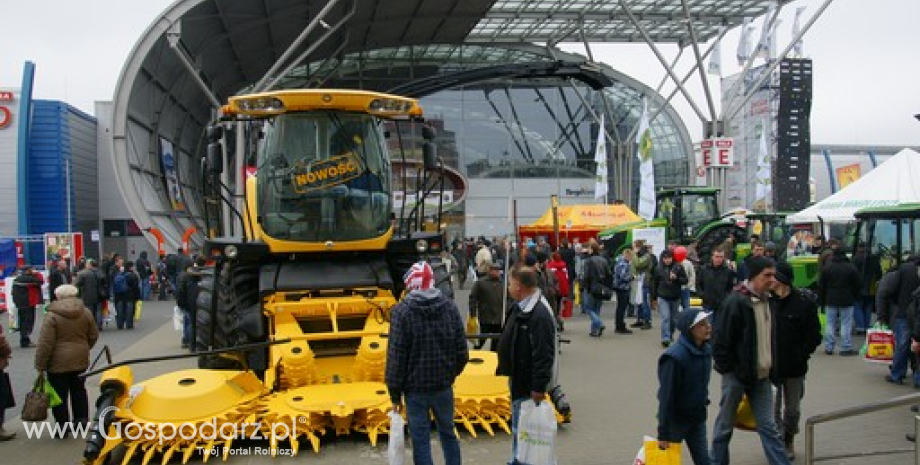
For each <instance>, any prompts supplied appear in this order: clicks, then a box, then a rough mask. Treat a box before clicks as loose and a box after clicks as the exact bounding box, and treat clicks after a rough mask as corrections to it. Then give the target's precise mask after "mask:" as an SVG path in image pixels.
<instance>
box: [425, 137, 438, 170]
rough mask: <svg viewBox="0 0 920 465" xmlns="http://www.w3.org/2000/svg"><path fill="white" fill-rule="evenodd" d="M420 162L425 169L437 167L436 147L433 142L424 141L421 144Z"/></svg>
mask: <svg viewBox="0 0 920 465" xmlns="http://www.w3.org/2000/svg"><path fill="white" fill-rule="evenodd" d="M422 162H423V163H424V165H425V171H432V170H435V169H437V168H438V148H437V147H435V145H434V144H433V143H431V142H425V143H424V144H423V145H422Z"/></svg>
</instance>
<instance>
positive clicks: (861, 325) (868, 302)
mask: <svg viewBox="0 0 920 465" xmlns="http://www.w3.org/2000/svg"><path fill="white" fill-rule="evenodd" d="M873 307H875V299H874V298H873V297H872V296H868V295H867V296H861V297H860V298H858V299H856V305H855V306H854V308H853V321H854V322H855V324H856V330H857V331H860V330H861V331H865V330H867V329H869V327H870V326H872V308H873Z"/></svg>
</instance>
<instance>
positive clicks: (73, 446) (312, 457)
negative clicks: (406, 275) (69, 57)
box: [0, 291, 914, 465]
mask: <svg viewBox="0 0 920 465" xmlns="http://www.w3.org/2000/svg"><path fill="white" fill-rule="evenodd" d="M466 298H467V293H466V292H464V291H461V292H459V293H458V299H459V302H461V307H462V308H465V307H466V305H465V302H466ZM612 307H613V306H612V304H606V305H605V308H604V313H605V314H604V319H605V320H607V326H608V327H609V328H611V329H612V328H613V323H612V315H611V310H612ZM171 309H172V304H171V303H168V302H148V303H147V304H146V306H145V309H144V317H143V320H142V321H141V322H140V324H139V327H138V329H135V330H134V331H131V332H128V331H115V330H110V331H105V332H103V334H102V338H101V343H102V344H107V345H109V346H110V347H111V348H112V349H113V355H114V357H115V359H116V360H124V359H129V358H136V357H143V356H149V355H154V354H168V353H178V352H179V347H178V338H179V336H178V333H176V332H175V331H173V328H172V323H171V320H170V319H171V316H172V310H171ZM656 329H657V328H656ZM587 333H588V319H587V318H586V317H585V316H583V315H576V316H575V317H573V318H572V319H571V320H570V321H569V322H568V324H567V325H566V332H565V335H566V337H568V338H570V339H571V340H572V343H571V344H569V345H567V346H564V347H563V353H562V355H561V356H562V364H563V365H562V384H563V386H564V388H565V391H566V393H567V395H568V397H569V400H570V401H571V403H572V405H573V409H574V412H575V413H574V421H573V423H571V424H569V425H566V426H565V427H564V428H563V429H562V430H561V431H560V433H559V443H558V455H559V463H561V464H579V465H602V464H603V465H609V464H624V465H626V464H631V463H632V460H633V457H634V456H635V453H636V449H637V448H638V447H639V444H640V441H641V438H642V436H643V435H644V434H654V432H655V409H656V402H655V394H656V389H657V380H656V375H655V366H656V360H657V357H658V356H659V354H660V353H661V347H660V345H659V342H658V331H656V330H652V331H636V333H635V334H633V335H625V336H624V335H615V334H612V333H610V334H609V335H607V334H605V335H604V337H603V338H601V339H595V338H590V337H588V334H587ZM13 339H14V340H13V341H12V342H17V341H16V340H15V336H14V338H13ZM858 343H859V344H861V343H862V341H861V339H859V340H858ZM33 351H34V349H20V348H18V347H16V348H14V354H13V356H14V358H13V361H12V367H11V370H10V373H11V376H12V377H13V379H14V386H15V389H16V391H17V393H18V396H19V398H20V399H21V397H22V396H23V395H24V393H25V392H26V390H27V389H28V384H29V383H30V381H31V379H32V376H33V371H32V368H31V366H32V362H31V356H32V353H33ZM94 355H95V351H94ZM193 364H194V362H193V361H191V360H190V361H178V362H167V363H158V364H147V365H139V366H136V367H135V368H134V371H135V379H136V380H142V379H146V378H148V377H150V376H154V375H156V374H158V373H163V372H166V371H171V370H174V369H177V368H182V367H192V366H193ZM885 373H886V368H885V367H884V366H882V365H877V364H869V363H866V362H863V361H861V360H859V359H858V358H853V357H850V358H847V357H839V356H828V355H825V354H824V353H823V351H819V352H818V354H816V355H815V357H814V358H813V361H812V369H811V373H810V374H809V380H808V384H807V389H806V395H805V400H804V404H803V410H804V412H803V423H804V418H807V417H809V416H811V415H815V414H818V413H823V412H827V411H830V410H834V409H838V408H842V407H847V406H853V405H858V404H863V403H867V402H872V401H877V400H880V399H886V398H891V397H895V396H899V395H903V394H908V393H913V392H914V390H913V389H912V388H910V387H908V386H894V385H890V384H887V383H885V382H884V381H883V380H882V377H883V375H884V374H885ZM96 381H97V379H96V380H91V382H90V383H89V384H90V385H91V386H92V387H91V389H92V392H91V394H90V395H91V399H95V397H96V392H97V391H96V388H95V382H96ZM718 382H719V377H718V376H714V377H713V383H712V385H711V387H710V393H711V398H712V401H713V404H712V405H711V406H710V431H711V424H712V420H714V418H715V415H716V411H717V406H718V400H719V391H718ZM7 415H8V420H7V424H6V426H7V428H8V429H12V430H14V431H19V432H20V434H19V437H17V438H16V439H15V440H14V441H11V442H7V443H2V444H0V454H2V457H3V460H2V461H3V462H4V463H17V464H46V463H56V464H70V463H77V462H78V461H79V460H80V457H81V455H82V450H83V443H82V441H80V440H64V441H58V440H53V439H50V438H41V439H27V438H26V437H25V434H24V432H23V429H22V424H21V422H20V421H19V418H18V409H14V410H10V411H8V412H7ZM911 425H912V417H911V415H910V413H909V412H908V411H907V410H906V409H904V408H899V409H896V410H889V411H886V412H881V413H876V414H872V415H867V416H864V417H859V418H854V419H849V420H842V421H839V422H836V423H832V424H828V425H822V426H819V428H818V433H817V450H818V454H819V456H820V455H827V454H841V453H859V452H867V451H874V450H882V449H891V448H903V447H908V446H909V445H910V443H907V442H906V441H905V440H904V433H905V432H906V431H908V430H909V429H910V428H912V426H911ZM461 438H462V448H463V454H464V462H465V463H468V464H496V465H497V464H501V463H504V461H505V460H506V458H507V456H508V455H509V452H508V451H509V440H510V439H509V437H508V436H507V435H505V434H503V433H502V434H499V435H497V436H495V437H488V436H486V437H480V438H479V439H472V438H471V437H470V436H469V435H468V434H466V433H461ZM797 446H798V447H799V449H803V448H804V436H801V435H800V436H799V437H798V440H797ZM435 448H436V449H435V451H436V452H437V445H436V444H435ZM801 455H802V454H800V458H799V460H798V461H797V463H804V460H802V457H801ZM198 459H200V457H199V458H198ZM198 459H195V460H198ZM732 459H733V462H732V463H734V464H736V465H755V464H765V463H766V460H765V459H764V458H763V453H762V451H761V449H760V445H759V441H758V440H757V436H756V434H754V433H745V432H736V434H735V437H734V439H733V441H732ZM274 460H291V459H274ZM274 460H271V463H276V462H275V461H274ZM296 460H304V461H309V462H311V463H325V464H333V463H348V464H385V463H386V443H385V441H381V444H379V445H378V446H377V447H376V448H372V447H371V446H370V445H369V443H367V441H366V439H365V438H364V437H361V436H359V435H355V436H354V437H346V438H329V439H327V440H324V444H323V447H322V449H321V451H320V453H319V454H313V453H312V452H311V451H309V449H308V448H307V449H304V448H302V449H301V455H300V456H298V458H297V459H296ZM909 461H910V456H909V455H889V456H875V457H869V458H863V459H857V460H849V461H844V460H837V459H834V460H829V461H826V462H822V463H831V464H838V463H847V464H860V465H883V464H885V465H887V464H902V463H909ZM229 462H230V463H235V464H249V463H269V462H270V459H267V458H262V457H232V458H230V460H229ZM172 463H178V461H177V460H176V459H173V461H172ZM436 463H443V462H442V461H441V459H440V457H436ZM684 463H691V462H690V460H689V456H687V455H686V453H685V457H684Z"/></svg>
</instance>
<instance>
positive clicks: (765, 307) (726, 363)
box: [712, 256, 789, 465]
mask: <svg viewBox="0 0 920 465" xmlns="http://www.w3.org/2000/svg"><path fill="white" fill-rule="evenodd" d="M748 276H749V278H748V279H747V280H746V281H744V282H742V283H741V284H739V285H738V286H736V287H735V289H734V290H732V292H731V294H729V295H728V297H726V299H725V301H724V302H723V303H722V308H721V309H720V312H721V315H719V323H718V327H719V330H718V331H717V332H716V334H715V343H714V344H713V349H712V358H713V362H714V364H715V370H716V371H717V372H718V373H719V374H721V375H722V401H721V402H720V403H719V406H720V408H719V415H718V416H717V417H716V423H715V426H714V428H713V433H712V463H713V464H714V465H728V464H729V463H730V460H729V454H728V445H729V442H730V441H731V439H732V432H733V429H734V427H735V413H736V412H737V411H738V404H739V403H741V397H742V396H743V395H745V394H747V397H748V401H749V402H750V404H751V410H752V411H753V413H754V418H755V420H757V434H758V435H759V436H760V442H761V444H762V445H763V450H764V452H765V453H766V456H767V461H768V462H769V463H770V465H789V459H788V458H787V457H786V452H785V450H784V448H783V443H782V442H781V441H780V439H779V434H778V433H777V431H776V424H775V423H774V421H773V388H772V386H771V385H770V371H771V370H772V369H773V347H772V345H773V344H772V341H773V334H772V322H771V320H772V315H771V313H770V294H769V291H770V289H771V288H772V287H773V285H774V283H775V282H776V268H775V265H774V263H773V261H772V260H770V259H769V258H766V257H762V256H760V257H754V258H752V259H751V260H749V261H748Z"/></svg>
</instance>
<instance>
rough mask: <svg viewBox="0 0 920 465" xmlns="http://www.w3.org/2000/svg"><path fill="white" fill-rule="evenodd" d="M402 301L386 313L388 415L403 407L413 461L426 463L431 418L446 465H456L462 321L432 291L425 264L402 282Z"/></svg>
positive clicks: (466, 356)
mask: <svg viewBox="0 0 920 465" xmlns="http://www.w3.org/2000/svg"><path fill="white" fill-rule="evenodd" d="M404 278H405V279H404V280H405V283H406V291H407V292H408V294H407V295H406V297H405V298H404V299H403V300H402V301H401V302H399V303H398V304H396V306H395V307H393V309H392V310H391V312H390V331H389V340H388V347H387V364H386V374H385V380H386V384H387V388H388V389H389V391H390V400H391V401H392V402H393V410H394V411H396V412H400V411H401V410H402V404H403V401H405V405H406V414H407V416H408V417H409V434H410V436H411V437H412V445H413V446H414V447H413V449H412V458H413V459H414V461H415V463H431V442H430V441H431V438H430V436H431V416H430V413H429V412H434V420H435V423H436V424H437V427H438V436H439V437H440V439H441V448H442V449H443V452H444V462H445V464H446V465H460V463H461V457H460V443H459V442H458V441H457V435H456V433H455V432H454V390H453V387H452V386H453V384H454V380H455V379H456V378H457V376H458V375H460V373H461V372H463V368H464V367H465V366H466V363H467V361H468V360H469V350H468V349H467V347H466V335H465V329H464V327H463V320H462V319H461V318H460V312H459V311H458V310H457V305H456V304H454V302H453V300H451V299H448V298H447V297H446V296H444V294H443V293H441V291H440V290H438V288H437V287H435V286H434V280H435V278H434V271H433V270H432V269H431V266H430V265H429V264H428V263H425V262H419V263H416V264H415V265H412V268H410V269H409V272H408V273H406V276H405V277H404Z"/></svg>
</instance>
